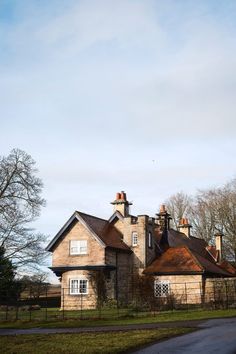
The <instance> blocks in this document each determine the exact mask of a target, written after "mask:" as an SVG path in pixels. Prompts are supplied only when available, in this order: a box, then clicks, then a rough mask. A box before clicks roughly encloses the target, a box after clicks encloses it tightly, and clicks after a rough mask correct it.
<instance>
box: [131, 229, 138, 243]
mask: <svg viewBox="0 0 236 354" xmlns="http://www.w3.org/2000/svg"><path fill="white" fill-rule="evenodd" d="M137 245H138V233H137V232H132V246H137Z"/></svg>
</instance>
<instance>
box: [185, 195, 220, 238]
mask: <svg viewBox="0 0 236 354" xmlns="http://www.w3.org/2000/svg"><path fill="white" fill-rule="evenodd" d="M216 195H217V192H216V190H209V191H199V192H198V194H197V195H196V196H195V198H194V200H193V201H192V204H191V207H190V208H189V214H188V216H189V220H190V223H191V225H192V227H193V228H192V234H193V236H195V237H198V238H202V239H204V240H206V241H207V242H210V243H211V242H213V236H214V233H215V232H216V230H217V225H218V220H217V197H216ZM218 228H219V226H218Z"/></svg>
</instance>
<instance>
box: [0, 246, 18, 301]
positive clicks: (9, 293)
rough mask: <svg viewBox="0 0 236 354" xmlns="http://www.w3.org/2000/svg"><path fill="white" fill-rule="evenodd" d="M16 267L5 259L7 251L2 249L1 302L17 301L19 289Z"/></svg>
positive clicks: (0, 249) (0, 266)
mask: <svg viewBox="0 0 236 354" xmlns="http://www.w3.org/2000/svg"><path fill="white" fill-rule="evenodd" d="M15 271H16V267H15V266H13V264H12V262H11V260H9V259H8V258H6V257H5V249H4V248H3V247H0V302H5V301H7V302H9V301H12V300H16V299H17V296H18V293H19V291H18V290H19V289H18V288H19V287H18V284H17V282H16V280H15Z"/></svg>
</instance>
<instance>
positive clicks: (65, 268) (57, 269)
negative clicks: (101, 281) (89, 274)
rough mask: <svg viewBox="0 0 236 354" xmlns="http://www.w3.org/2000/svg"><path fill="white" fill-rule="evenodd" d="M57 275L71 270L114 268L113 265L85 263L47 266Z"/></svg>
mask: <svg viewBox="0 0 236 354" xmlns="http://www.w3.org/2000/svg"><path fill="white" fill-rule="evenodd" d="M49 269H51V270H52V271H53V272H54V273H55V274H56V275H57V276H58V277H60V276H61V275H62V274H63V273H65V272H69V271H71V270H114V269H116V267H115V266H113V265H108V264H101V265H85V266H59V267H49Z"/></svg>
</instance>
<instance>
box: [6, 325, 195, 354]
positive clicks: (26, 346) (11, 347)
mask: <svg viewBox="0 0 236 354" xmlns="http://www.w3.org/2000/svg"><path fill="white" fill-rule="evenodd" d="M191 331H192V329H191V330H190V329H186V328H174V329H172V328H168V329H166V328H162V329H158V330H140V331H138V330H135V331H128V332H113V333H112V335H111V334H110V333H93V334H91V333H83V334H81V333H80V334H50V335H49V334H48V335H21V336H3V337H0V344H1V348H2V350H1V353H3V354H15V353H17V354H47V353H50V354H53V353H57V354H61V353H65V354H77V353H85V354H95V353H107V354H113V353H124V352H125V351H127V350H134V349H136V348H139V347H140V346H144V345H148V344H151V343H152V342H156V341H158V340H161V339H167V338H170V337H173V336H176V335H180V334H185V333H189V332H191Z"/></svg>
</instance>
